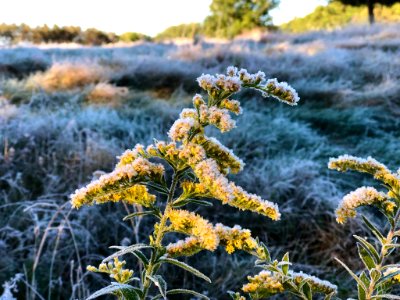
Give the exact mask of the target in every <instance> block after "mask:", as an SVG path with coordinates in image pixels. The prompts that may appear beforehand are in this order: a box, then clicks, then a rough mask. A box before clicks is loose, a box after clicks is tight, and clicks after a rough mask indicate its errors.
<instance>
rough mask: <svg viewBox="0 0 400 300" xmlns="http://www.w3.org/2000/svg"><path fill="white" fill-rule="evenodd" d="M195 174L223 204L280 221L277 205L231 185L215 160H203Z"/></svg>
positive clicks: (196, 168) (197, 166) (195, 169)
mask: <svg viewBox="0 0 400 300" xmlns="http://www.w3.org/2000/svg"><path fill="white" fill-rule="evenodd" d="M194 172H195V174H196V176H197V177H198V178H199V180H200V183H201V184H203V186H205V187H206V188H207V190H208V193H209V194H211V195H212V196H213V197H214V198H216V199H218V200H221V201H222V203H223V204H228V205H230V206H233V207H236V208H238V209H241V210H250V211H253V212H256V213H259V214H262V215H265V216H267V217H269V218H271V219H272V220H275V221H276V220H279V219H280V216H281V214H280V213H279V209H278V206H277V205H276V204H275V203H272V202H269V201H266V200H263V199H261V198H260V197H259V196H257V195H254V194H250V193H247V192H246V191H244V190H243V189H242V188H241V187H239V186H236V185H235V184H234V183H232V182H231V183H230V182H229V181H228V179H227V178H226V177H225V176H224V175H223V174H222V173H221V172H220V171H219V168H218V165H217V163H216V162H215V160H213V159H210V158H209V159H206V160H203V161H202V162H200V163H198V164H197V165H196V167H195V168H194Z"/></svg>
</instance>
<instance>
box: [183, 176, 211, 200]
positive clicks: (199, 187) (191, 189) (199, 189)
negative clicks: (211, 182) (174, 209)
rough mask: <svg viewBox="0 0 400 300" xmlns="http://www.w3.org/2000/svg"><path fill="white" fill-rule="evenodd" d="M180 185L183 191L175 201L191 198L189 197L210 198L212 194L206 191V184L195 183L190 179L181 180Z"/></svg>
mask: <svg viewBox="0 0 400 300" xmlns="http://www.w3.org/2000/svg"><path fill="white" fill-rule="evenodd" d="M181 187H182V190H183V193H182V194H181V196H180V197H179V198H178V199H177V200H176V202H179V201H181V200H185V199H191V198H196V197H199V198H211V197H212V195H211V193H210V192H209V191H208V189H207V187H206V185H204V184H203V183H195V182H192V181H187V180H185V181H182V183H181Z"/></svg>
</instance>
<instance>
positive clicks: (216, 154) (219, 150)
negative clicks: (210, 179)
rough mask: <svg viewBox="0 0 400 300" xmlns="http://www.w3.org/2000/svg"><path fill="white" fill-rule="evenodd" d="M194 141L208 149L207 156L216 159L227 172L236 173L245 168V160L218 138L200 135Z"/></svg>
mask: <svg viewBox="0 0 400 300" xmlns="http://www.w3.org/2000/svg"><path fill="white" fill-rule="evenodd" d="M193 142H194V143H198V144H200V145H201V146H202V147H203V148H204V150H205V151H206V153H207V157H209V158H212V159H214V160H215V161H216V163H217V164H218V165H219V168H220V169H221V170H222V171H223V172H224V173H225V174H227V173H229V172H232V173H234V174H236V173H239V172H240V171H242V170H243V167H244V162H243V161H242V160H241V159H240V158H239V157H237V156H236V155H235V154H234V153H233V151H232V150H230V149H228V148H227V147H225V146H224V145H222V144H221V143H220V142H219V141H218V140H217V139H216V138H213V137H211V138H208V137H206V136H204V135H198V136H196V137H195V138H194V139H193Z"/></svg>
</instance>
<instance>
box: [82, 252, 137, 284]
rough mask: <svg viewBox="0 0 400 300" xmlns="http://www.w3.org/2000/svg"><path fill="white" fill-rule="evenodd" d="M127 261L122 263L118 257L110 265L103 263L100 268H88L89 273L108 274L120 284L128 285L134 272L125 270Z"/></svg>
mask: <svg viewBox="0 0 400 300" xmlns="http://www.w3.org/2000/svg"><path fill="white" fill-rule="evenodd" d="M125 264H126V261H125V260H123V261H120V260H119V259H118V257H115V258H114V262H109V263H108V264H105V263H102V264H100V265H99V267H98V268H96V267H93V266H87V270H88V271H89V272H97V273H106V274H109V275H110V277H111V278H112V279H114V280H115V281H116V282H118V283H127V282H129V280H130V279H131V278H132V276H133V271H132V270H129V269H124V266H125Z"/></svg>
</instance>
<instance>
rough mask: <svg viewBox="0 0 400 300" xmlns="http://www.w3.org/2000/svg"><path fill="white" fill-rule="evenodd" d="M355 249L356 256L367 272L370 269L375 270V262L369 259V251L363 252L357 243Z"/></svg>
mask: <svg viewBox="0 0 400 300" xmlns="http://www.w3.org/2000/svg"><path fill="white" fill-rule="evenodd" d="M357 249H358V255H359V256H360V258H361V260H362V262H363V263H364V265H365V267H366V268H367V269H368V270H371V269H372V268H375V266H376V265H375V262H374V260H373V259H372V257H371V254H370V252H369V251H367V250H365V249H364V248H363V246H361V245H360V244H359V243H357Z"/></svg>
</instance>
